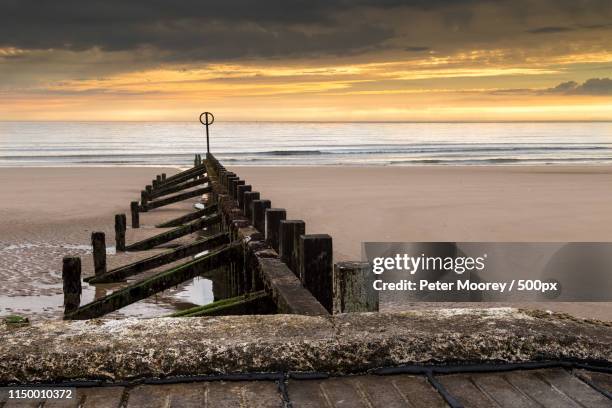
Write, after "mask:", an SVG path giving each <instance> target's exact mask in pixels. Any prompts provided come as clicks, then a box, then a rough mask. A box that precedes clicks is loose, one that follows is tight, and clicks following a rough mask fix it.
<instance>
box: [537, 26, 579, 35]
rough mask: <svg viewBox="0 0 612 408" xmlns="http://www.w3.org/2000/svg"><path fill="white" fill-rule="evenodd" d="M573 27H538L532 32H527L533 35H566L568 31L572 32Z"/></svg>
mask: <svg viewBox="0 0 612 408" xmlns="http://www.w3.org/2000/svg"><path fill="white" fill-rule="evenodd" d="M572 30H573V28H571V27H538V28H534V29H531V30H527V32H528V33H531V34H551V33H564V32H566V31H572Z"/></svg>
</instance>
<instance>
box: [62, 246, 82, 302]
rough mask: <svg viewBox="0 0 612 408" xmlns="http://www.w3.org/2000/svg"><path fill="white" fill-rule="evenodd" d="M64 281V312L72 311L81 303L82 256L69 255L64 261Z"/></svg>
mask: <svg viewBox="0 0 612 408" xmlns="http://www.w3.org/2000/svg"><path fill="white" fill-rule="evenodd" d="M62 281H63V282H64V313H70V312H72V311H74V310H76V309H78V308H79V306H80V304H81V258H79V257H78V256H67V257H65V258H64V259H63V261H62Z"/></svg>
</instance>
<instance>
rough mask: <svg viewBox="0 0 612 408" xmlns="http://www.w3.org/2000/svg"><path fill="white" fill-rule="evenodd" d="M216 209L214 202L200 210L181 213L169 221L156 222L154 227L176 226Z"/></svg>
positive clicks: (213, 211) (211, 212) (212, 212)
mask: <svg viewBox="0 0 612 408" xmlns="http://www.w3.org/2000/svg"><path fill="white" fill-rule="evenodd" d="M216 211H217V205H216V204H213V205H209V206H207V207H205V208H203V209H201V210H197V211H194V212H190V213H189V214H185V215H182V216H180V217H177V218H174V219H172V220H170V221H165V222H162V223H160V224H157V225H156V226H155V227H157V228H168V227H178V226H181V225H184V224H185V223H188V222H190V221H193V220H197V219H198V218H202V217H204V216H206V215H210V214H214V213H215V212H216Z"/></svg>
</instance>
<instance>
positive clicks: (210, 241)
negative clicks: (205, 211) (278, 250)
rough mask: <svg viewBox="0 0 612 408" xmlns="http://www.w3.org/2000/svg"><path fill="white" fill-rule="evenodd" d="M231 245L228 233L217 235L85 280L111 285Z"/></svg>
mask: <svg viewBox="0 0 612 408" xmlns="http://www.w3.org/2000/svg"><path fill="white" fill-rule="evenodd" d="M227 243H229V237H228V235H227V234H226V233H219V234H215V235H213V236H210V237H206V238H202V239H199V240H197V241H195V242H193V243H189V244H185V245H182V246H180V247H178V248H175V249H172V250H170V251H168V252H164V253H163V254H158V255H155V256H152V257H149V258H146V259H143V260H140V261H137V262H133V263H131V264H128V265H124V266H121V267H119V268H115V269H111V270H109V271H108V272H107V273H105V274H104V275H95V276H90V277H88V278H85V279H84V280H85V281H86V282H89V283H92V284H93V283H109V282H119V281H122V280H125V278H127V277H129V276H133V275H136V274H138V273H141V272H144V271H147V270H149V269H153V268H157V267H159V266H162V265H166V264H169V263H172V262H174V261H176V260H178V259H182V258H186V257H188V256H191V255H195V254H198V253H200V252H203V251H206V250H210V249H213V248H216V247H218V246H221V245H224V244H227Z"/></svg>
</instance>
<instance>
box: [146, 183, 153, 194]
mask: <svg viewBox="0 0 612 408" xmlns="http://www.w3.org/2000/svg"><path fill="white" fill-rule="evenodd" d="M145 191H146V192H147V195H149V194H151V192H153V186H152V185H151V184H147V185H146V186H145Z"/></svg>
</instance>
